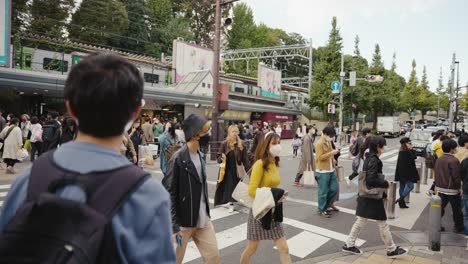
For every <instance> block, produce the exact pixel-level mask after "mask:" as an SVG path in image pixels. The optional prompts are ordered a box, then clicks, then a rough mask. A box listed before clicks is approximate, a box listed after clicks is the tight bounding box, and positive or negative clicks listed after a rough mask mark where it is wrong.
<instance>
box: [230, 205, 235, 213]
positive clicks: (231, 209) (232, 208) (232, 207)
mask: <svg viewBox="0 0 468 264" xmlns="http://www.w3.org/2000/svg"><path fill="white" fill-rule="evenodd" d="M229 213H234V205H233V204H230V205H229Z"/></svg>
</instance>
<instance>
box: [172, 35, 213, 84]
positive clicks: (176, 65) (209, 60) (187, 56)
mask: <svg viewBox="0 0 468 264" xmlns="http://www.w3.org/2000/svg"><path fill="white" fill-rule="evenodd" d="M172 56H173V58H172V68H173V70H174V71H175V74H174V75H173V76H174V78H175V80H174V81H175V82H176V83H178V82H180V81H181V80H182V79H183V78H184V77H185V76H186V75H187V74H189V73H191V72H196V71H203V70H209V71H211V70H212V66H213V59H214V52H213V50H210V49H208V48H203V47H200V46H197V45H195V44H191V43H187V42H184V41H181V40H174V45H173V52H172Z"/></svg>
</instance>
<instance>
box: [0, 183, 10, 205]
mask: <svg viewBox="0 0 468 264" xmlns="http://www.w3.org/2000/svg"><path fill="white" fill-rule="evenodd" d="M10 188H11V184H0V208H1V207H2V206H3V201H4V200H5V198H6V196H7V194H8V191H9V190H10Z"/></svg>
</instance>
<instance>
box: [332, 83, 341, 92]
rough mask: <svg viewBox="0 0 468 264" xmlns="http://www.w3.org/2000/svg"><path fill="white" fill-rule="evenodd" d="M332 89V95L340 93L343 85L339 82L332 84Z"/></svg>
mask: <svg viewBox="0 0 468 264" xmlns="http://www.w3.org/2000/svg"><path fill="white" fill-rule="evenodd" d="M331 89H332V93H334V94H338V93H340V89H341V83H340V82H338V81H334V82H332V84H331Z"/></svg>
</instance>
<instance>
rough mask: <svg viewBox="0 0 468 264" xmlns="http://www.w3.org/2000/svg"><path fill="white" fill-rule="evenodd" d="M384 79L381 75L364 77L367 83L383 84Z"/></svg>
mask: <svg viewBox="0 0 468 264" xmlns="http://www.w3.org/2000/svg"><path fill="white" fill-rule="evenodd" d="M383 80H384V78H383V76H381V75H366V81H367V82H371V83H374V82H383Z"/></svg>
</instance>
